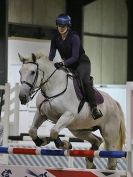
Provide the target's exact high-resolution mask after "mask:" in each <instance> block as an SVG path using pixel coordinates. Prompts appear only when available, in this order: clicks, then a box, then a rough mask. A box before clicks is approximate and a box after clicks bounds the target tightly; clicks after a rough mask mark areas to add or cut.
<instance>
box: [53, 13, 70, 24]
mask: <svg viewBox="0 0 133 177" xmlns="http://www.w3.org/2000/svg"><path fill="white" fill-rule="evenodd" d="M65 25H67V26H71V25H72V23H71V17H70V16H69V15H67V14H60V15H58V17H57V19H56V26H65Z"/></svg>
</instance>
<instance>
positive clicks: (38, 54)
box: [35, 52, 48, 60]
mask: <svg viewBox="0 0 133 177" xmlns="http://www.w3.org/2000/svg"><path fill="white" fill-rule="evenodd" d="M35 55H36V59H37V60H38V59H40V58H43V59H48V56H47V55H46V54H44V53H42V52H38V53H35Z"/></svg>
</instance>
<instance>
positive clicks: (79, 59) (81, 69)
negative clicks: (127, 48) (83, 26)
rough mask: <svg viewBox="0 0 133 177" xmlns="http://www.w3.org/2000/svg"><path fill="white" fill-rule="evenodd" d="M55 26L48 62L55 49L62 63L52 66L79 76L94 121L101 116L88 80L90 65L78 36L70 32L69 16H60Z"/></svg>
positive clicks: (51, 58)
mask: <svg viewBox="0 0 133 177" xmlns="http://www.w3.org/2000/svg"><path fill="white" fill-rule="evenodd" d="M56 26H57V33H56V34H55V36H54V37H53V39H52V40H51V47H50V52H49V60H50V61H53V59H54V57H55V54H56V49H57V50H58V52H59V54H60V56H61V58H62V60H63V61H62V62H56V63H55V64H54V66H55V67H56V68H57V69H59V68H60V67H62V66H63V65H65V66H66V67H67V68H69V69H70V70H71V71H72V72H74V73H77V74H78V75H79V77H80V79H81V81H82V84H83V87H84V90H85V94H86V99H87V102H88V103H89V104H90V107H91V114H92V116H93V118H94V119H98V118H100V117H102V116H103V115H102V112H101V111H100V110H98V109H97V104H96V100H95V95H94V94H95V93H94V88H93V84H92V80H91V78H90V72H91V63H90V60H89V58H88V56H87V55H86V54H85V51H84V49H83V47H82V45H81V41H80V38H79V36H78V35H77V33H76V32H74V31H72V30H71V18H70V16H69V15H67V14H60V15H59V16H58V17H57V19H56Z"/></svg>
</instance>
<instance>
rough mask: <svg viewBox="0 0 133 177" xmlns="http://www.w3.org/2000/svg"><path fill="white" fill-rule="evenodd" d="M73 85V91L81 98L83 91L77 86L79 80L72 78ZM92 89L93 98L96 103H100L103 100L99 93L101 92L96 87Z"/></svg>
mask: <svg viewBox="0 0 133 177" xmlns="http://www.w3.org/2000/svg"><path fill="white" fill-rule="evenodd" d="M73 85H74V89H75V92H76V95H77V97H78V99H79V100H82V98H83V92H82V91H81V89H80V87H79V85H80V84H79V80H77V79H75V78H74V79H73ZM94 90H95V98H96V103H97V105H98V104H102V103H103V102H104V99H103V96H102V95H101V93H100V92H99V91H98V90H97V89H96V88H94Z"/></svg>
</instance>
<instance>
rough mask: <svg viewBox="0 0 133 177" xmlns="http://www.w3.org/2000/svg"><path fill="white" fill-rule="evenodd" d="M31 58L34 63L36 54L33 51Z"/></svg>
mask: <svg viewBox="0 0 133 177" xmlns="http://www.w3.org/2000/svg"><path fill="white" fill-rule="evenodd" d="M32 60H33V62H34V63H36V55H35V54H34V53H32Z"/></svg>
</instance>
